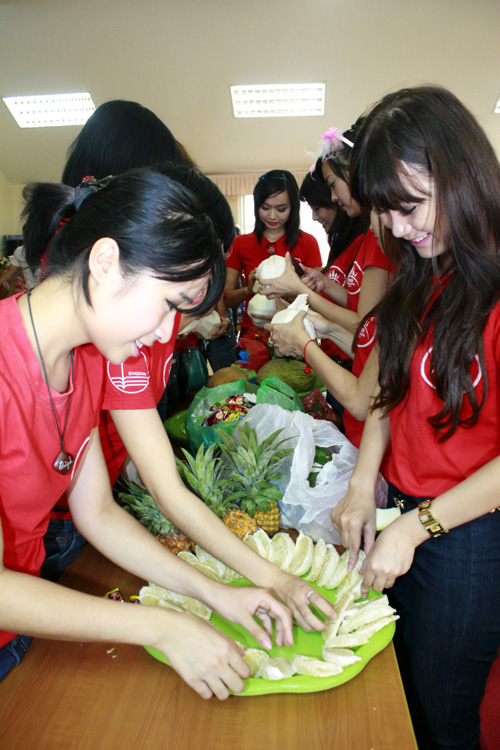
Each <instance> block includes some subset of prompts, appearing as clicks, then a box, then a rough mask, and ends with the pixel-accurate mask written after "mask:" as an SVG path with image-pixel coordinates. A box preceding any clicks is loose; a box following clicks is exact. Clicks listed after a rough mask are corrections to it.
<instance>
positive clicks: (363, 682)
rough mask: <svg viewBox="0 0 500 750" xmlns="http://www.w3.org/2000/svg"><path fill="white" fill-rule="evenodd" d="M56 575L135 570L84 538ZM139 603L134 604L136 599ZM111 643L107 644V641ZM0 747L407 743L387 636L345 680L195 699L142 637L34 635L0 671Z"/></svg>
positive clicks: (102, 576)
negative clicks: (329, 685) (1, 674)
mask: <svg viewBox="0 0 500 750" xmlns="http://www.w3.org/2000/svg"><path fill="white" fill-rule="evenodd" d="M61 583H63V584H64V585H66V586H68V587H70V588H75V589H79V590H81V591H85V592H88V593H91V594H95V595H97V596H102V595H104V594H105V593H106V592H107V591H110V590H112V589H114V588H115V587H119V588H120V591H121V592H122V594H123V596H124V598H125V599H126V600H128V598H129V596H130V595H132V594H137V593H138V591H139V589H140V587H141V585H143V582H141V581H140V579H138V578H136V577H135V576H133V575H131V574H129V573H127V572H125V571H123V570H121V569H120V568H118V567H117V566H116V565H114V564H113V563H111V562H109V560H106V559H105V558H104V557H102V556H101V555H100V554H99V553H98V552H97V551H96V550H95V549H93V548H92V547H91V546H90V545H86V547H85V548H84V549H83V551H82V553H81V554H80V556H79V557H78V558H77V560H75V562H74V563H73V564H72V565H71V567H70V568H68V570H67V571H66V572H65V574H64V576H63V578H62V579H61ZM137 606H140V605H137ZM111 649H113V650H112V651H111ZM0 747H1V748H2V750H34V749H35V748H36V750H62V748H64V750H73V749H74V750H87V748H89V750H90V748H92V750H117V748H119V749H120V750H138V749H139V748H140V749H142V748H147V749H148V750H159V749H160V748H161V749H163V748H169V750H180V749H181V748H182V749H184V748H185V750H201V749H203V750H235V749H236V748H238V750H255V749H256V748H258V749H259V750H260V748H263V749H266V750H272V749H274V748H280V750H281V749H282V748H283V749H286V750H299V748H300V750H304V748H307V749H310V750H319V749H321V750H330V749H331V750H416V748H417V745H416V743H415V739H414V734H413V729H412V726H411V721H410V717H409V713H408V708H407V704H406V699H405V696H404V692H403V688H402V684H401V679H400V676H399V671H398V666H397V662H396V658H395V654H394V649H393V646H392V644H390V645H389V646H388V647H387V648H386V649H384V651H382V652H381V653H379V654H377V656H376V657H375V658H374V659H372V661H371V662H370V663H369V664H368V665H367V667H366V668H365V669H364V670H363V671H362V672H361V673H360V674H359V675H358V676H357V677H355V678H354V679H353V680H351V681H350V682H348V683H345V684H344V685H341V686H339V687H336V688H333V689H331V690H326V691H322V692H319V693H311V694H300V695H291V694H285V695H279V694H276V695H266V696H256V697H236V696H232V697H230V698H229V699H228V700H227V701H224V702H220V701H217V700H216V699H215V698H213V699H211V700H210V701H204V700H203V699H202V698H200V697H199V696H198V695H197V694H196V693H195V692H194V691H193V690H191V689H190V688H188V687H187V685H186V684H185V683H184V682H183V681H182V680H181V678H180V677H179V676H178V675H177V674H176V673H175V672H174V671H173V670H172V669H170V668H169V667H167V666H165V665H164V664H162V663H161V662H159V661H157V660H156V659H154V658H152V657H151V656H150V655H149V654H148V653H147V652H146V651H145V650H144V649H143V648H140V647H137V646H129V645H122V644H104V643H67V642H55V641H47V640H42V639H38V640H35V641H34V642H33V643H32V645H31V647H30V649H29V651H28V653H27V655H26V656H25V658H24V659H23V661H22V662H21V664H20V665H19V666H18V667H16V668H15V669H14V670H13V671H12V672H11V673H10V674H9V675H7V677H6V678H5V679H4V680H3V682H2V683H0Z"/></svg>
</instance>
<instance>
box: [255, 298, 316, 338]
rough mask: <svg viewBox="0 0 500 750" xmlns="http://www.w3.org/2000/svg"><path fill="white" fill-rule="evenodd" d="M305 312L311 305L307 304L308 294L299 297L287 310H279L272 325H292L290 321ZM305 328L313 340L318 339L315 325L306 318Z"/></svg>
mask: <svg viewBox="0 0 500 750" xmlns="http://www.w3.org/2000/svg"><path fill="white" fill-rule="evenodd" d="M261 296H262V295H261ZM303 310H305V312H307V311H308V310H309V305H308V304H307V294H299V295H297V297H295V299H294V301H293V302H292V303H291V305H288V307H287V308H286V310H279V311H278V312H277V313H276V314H275V315H274V317H273V319H272V320H271V323H290V321H292V320H293V319H294V318H295V316H296V315H297V313H299V312H302V311H303ZM304 328H305V329H306V331H307V333H308V334H309V336H310V337H311V338H312V339H315V338H316V331H315V330H314V325H313V323H312V321H310V320H309V318H307V317H306V318H304Z"/></svg>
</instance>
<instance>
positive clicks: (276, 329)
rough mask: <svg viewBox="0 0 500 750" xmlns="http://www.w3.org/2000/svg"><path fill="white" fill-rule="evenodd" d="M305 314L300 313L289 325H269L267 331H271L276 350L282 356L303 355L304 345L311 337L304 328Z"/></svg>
mask: <svg viewBox="0 0 500 750" xmlns="http://www.w3.org/2000/svg"><path fill="white" fill-rule="evenodd" d="M305 317H306V313H305V312H303V311H302V312H299V313H297V315H296V316H295V317H294V318H293V320H291V321H290V322H289V323H273V324H272V325H267V326H265V327H266V330H268V331H271V339H272V343H273V344H274V350H275V352H276V353H277V354H279V355H281V356H292V357H296V356H298V355H299V354H302V350H303V348H304V344H305V343H306V342H307V341H309V338H310V337H309V335H308V333H307V331H306V329H305V328H304V318H305Z"/></svg>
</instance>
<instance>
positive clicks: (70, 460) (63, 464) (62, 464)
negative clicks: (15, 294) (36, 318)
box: [28, 289, 75, 474]
mask: <svg viewBox="0 0 500 750" xmlns="http://www.w3.org/2000/svg"><path fill="white" fill-rule="evenodd" d="M30 296H31V289H30V290H29V291H28V309H29V312H30V320H31V327H32V328H33V334H34V336H35V341H36V348H37V350H38V356H39V357H40V362H41V365H42V370H43V375H44V378H45V384H46V386H47V392H48V394H49V399H50V405H51V406H52V412H53V414H54V420H55V423H56V427H57V433H58V435H59V440H60V441H61V451H60V453H58V454H57V457H56V460H55V461H54V463H53V468H54V469H55V470H56V471H57V472H58V473H59V474H69V472H70V471H71V467H72V466H73V464H74V463H75V459H74V457H73V456H72V455H71V454H70V453H68V451H67V450H65V449H64V434H65V432H66V425H67V424H68V416H69V407H70V404H71V396H72V395H73V394H72V393H70V394H69V396H68V406H67V408H66V418H65V420H64V428H63V431H62V432H61V428H60V427H59V420H58V419H57V413H56V407H55V406H54V401H53V400H52V394H51V392H50V385H49V379H48V377H47V370H46V369H45V362H44V361H43V357H42V352H41V350H40V344H39V343H38V336H37V335H36V328H35V323H34V322H33V313H32V312H31V301H30ZM73 372H74V361H73V352H71V381H73Z"/></svg>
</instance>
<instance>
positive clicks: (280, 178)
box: [258, 172, 290, 184]
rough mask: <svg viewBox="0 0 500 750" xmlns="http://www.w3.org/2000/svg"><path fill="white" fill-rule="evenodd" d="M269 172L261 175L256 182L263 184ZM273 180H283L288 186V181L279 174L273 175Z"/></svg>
mask: <svg viewBox="0 0 500 750" xmlns="http://www.w3.org/2000/svg"><path fill="white" fill-rule="evenodd" d="M269 175H270V172H266V173H265V174H263V175H261V176H260V177H259V179H258V182H264V180H267V178H268V177H269ZM272 179H273V180H284V181H285V182H288V184H290V180H289V179H288V178H287V177H283V175H281V174H275V175H273V177H272Z"/></svg>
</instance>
